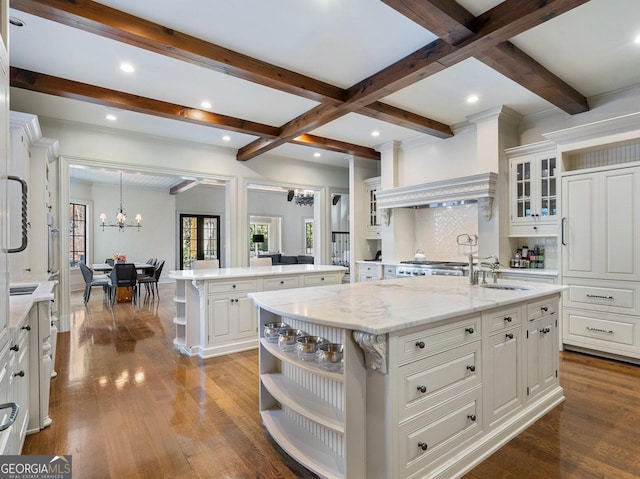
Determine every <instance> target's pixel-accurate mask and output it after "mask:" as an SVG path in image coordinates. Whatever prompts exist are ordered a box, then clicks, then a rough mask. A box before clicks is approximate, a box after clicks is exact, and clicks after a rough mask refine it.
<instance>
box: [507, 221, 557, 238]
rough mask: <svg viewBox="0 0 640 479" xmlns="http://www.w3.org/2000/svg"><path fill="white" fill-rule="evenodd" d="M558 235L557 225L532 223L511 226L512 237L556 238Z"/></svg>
mask: <svg viewBox="0 0 640 479" xmlns="http://www.w3.org/2000/svg"><path fill="white" fill-rule="evenodd" d="M557 234H558V224H557V223H535V222H532V223H526V224H512V225H511V236H556V235H557Z"/></svg>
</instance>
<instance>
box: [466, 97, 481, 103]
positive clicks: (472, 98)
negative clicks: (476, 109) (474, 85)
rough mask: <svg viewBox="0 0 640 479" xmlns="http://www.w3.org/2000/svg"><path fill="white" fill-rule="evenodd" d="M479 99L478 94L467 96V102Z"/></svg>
mask: <svg viewBox="0 0 640 479" xmlns="http://www.w3.org/2000/svg"><path fill="white" fill-rule="evenodd" d="M479 99H480V98H478V95H469V96H468V97H467V103H477V102H478V100H479Z"/></svg>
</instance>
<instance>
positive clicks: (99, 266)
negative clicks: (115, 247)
mask: <svg viewBox="0 0 640 479" xmlns="http://www.w3.org/2000/svg"><path fill="white" fill-rule="evenodd" d="M116 264H117V263H116ZM133 264H134V266H135V267H136V270H138V271H142V272H149V271H153V270H154V269H155V265H153V264H149V263H136V262H134V263H133ZM91 268H92V269H93V270H94V271H96V272H100V273H110V272H111V270H112V269H113V266H112V265H110V264H109V263H95V264H92V265H91Z"/></svg>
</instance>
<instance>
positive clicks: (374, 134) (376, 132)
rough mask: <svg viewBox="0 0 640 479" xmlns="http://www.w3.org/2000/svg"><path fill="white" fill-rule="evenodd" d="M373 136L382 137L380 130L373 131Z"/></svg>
mask: <svg viewBox="0 0 640 479" xmlns="http://www.w3.org/2000/svg"><path fill="white" fill-rule="evenodd" d="M371 136H380V132H379V131H378V130H373V131H372V132H371Z"/></svg>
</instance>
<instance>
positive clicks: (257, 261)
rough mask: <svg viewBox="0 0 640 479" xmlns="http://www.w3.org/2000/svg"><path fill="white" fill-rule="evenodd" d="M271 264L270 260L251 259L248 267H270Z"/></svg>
mask: <svg viewBox="0 0 640 479" xmlns="http://www.w3.org/2000/svg"><path fill="white" fill-rule="evenodd" d="M272 264H273V262H272V261H271V258H251V259H250V260H249V266H271V265H272Z"/></svg>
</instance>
